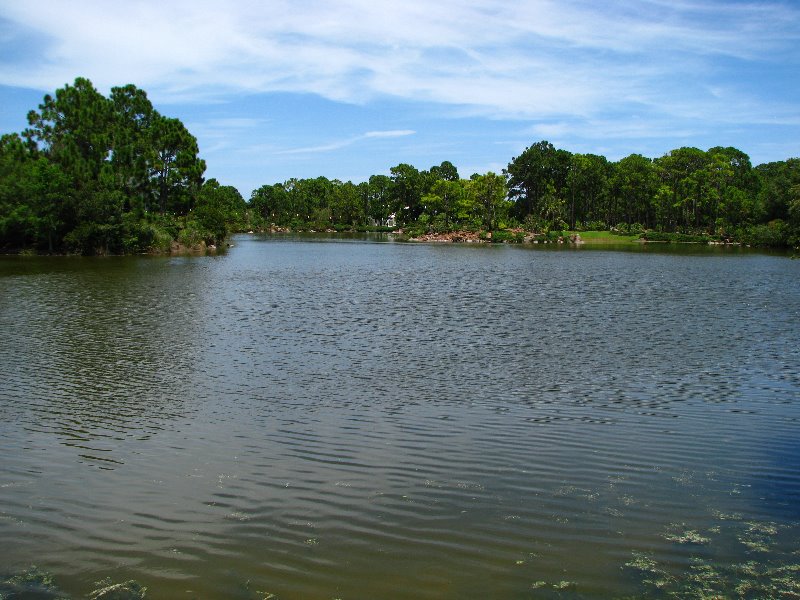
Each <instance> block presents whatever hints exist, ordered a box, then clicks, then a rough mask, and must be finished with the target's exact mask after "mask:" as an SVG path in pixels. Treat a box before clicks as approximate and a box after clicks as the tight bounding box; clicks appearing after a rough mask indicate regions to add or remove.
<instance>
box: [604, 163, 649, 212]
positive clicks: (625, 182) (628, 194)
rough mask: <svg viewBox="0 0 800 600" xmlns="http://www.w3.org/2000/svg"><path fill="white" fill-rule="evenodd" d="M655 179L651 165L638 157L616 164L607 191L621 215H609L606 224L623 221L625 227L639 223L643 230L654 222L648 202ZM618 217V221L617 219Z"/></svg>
mask: <svg viewBox="0 0 800 600" xmlns="http://www.w3.org/2000/svg"><path fill="white" fill-rule="evenodd" d="M655 186H656V176H655V171H654V169H653V161H651V160H650V159H649V158H645V157H644V156H642V155H641V154H631V155H630V156H626V157H625V158H623V159H622V160H620V161H619V162H618V163H617V164H616V168H615V169H614V174H613V176H612V179H611V189H612V193H613V195H614V197H615V198H616V199H617V200H618V202H617V205H618V206H619V207H620V209H621V211H622V213H621V215H609V221H608V223H609V224H611V223H616V222H619V220H624V221H625V223H626V224H628V225H631V224H633V223H641V224H643V225H644V226H645V227H648V226H649V225H651V224H652V223H653V222H654V220H655V214H654V213H655V211H654V209H653V206H652V199H653V195H654V193H655ZM620 217H621V219H620Z"/></svg>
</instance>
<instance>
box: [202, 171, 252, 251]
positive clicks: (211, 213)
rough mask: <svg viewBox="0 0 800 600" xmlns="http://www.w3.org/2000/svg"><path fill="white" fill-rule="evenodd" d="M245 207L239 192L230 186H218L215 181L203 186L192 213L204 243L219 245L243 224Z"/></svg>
mask: <svg viewBox="0 0 800 600" xmlns="http://www.w3.org/2000/svg"><path fill="white" fill-rule="evenodd" d="M246 209H247V206H246V204H245V201H244V198H242V195H241V194H240V193H239V191H238V190H237V189H236V188H235V187H233V186H230V185H220V184H219V182H218V181H217V180H216V179H209V180H208V181H206V182H205V183H204V184H203V187H202V188H201V190H200V194H199V195H198V198H197V205H196V206H195V208H194V210H193V211H192V218H193V219H194V220H195V221H196V222H197V223H198V225H200V228H201V230H202V231H203V232H204V234H205V236H204V237H205V238H206V242H208V243H213V244H220V243H222V241H223V240H224V239H225V238H227V237H228V235H229V234H230V232H231V230H233V229H236V228H238V227H241V225H243V224H244V217H245V211H246Z"/></svg>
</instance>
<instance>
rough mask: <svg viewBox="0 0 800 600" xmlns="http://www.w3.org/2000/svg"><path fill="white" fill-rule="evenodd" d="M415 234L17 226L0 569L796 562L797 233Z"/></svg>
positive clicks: (231, 591)
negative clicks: (190, 238)
mask: <svg viewBox="0 0 800 600" xmlns="http://www.w3.org/2000/svg"><path fill="white" fill-rule="evenodd" d="M391 239H392V238H390V237H385V236H384V237H381V236H372V237H369V236H360V237H359V236H353V237H346V236H338V237H337V236H324V235H321V236H299V235H296V236H291V235H287V236H278V235H276V236H257V235H251V236H237V237H236V238H235V240H234V242H235V245H234V247H233V248H230V249H229V250H228V251H227V252H226V253H224V254H220V255H218V256H208V257H205V256H204V257H197V256H196V257H191V256H188V257H144V256H142V257H108V258H80V257H0V327H1V331H2V344H0V361H2V379H0V456H2V459H1V460H0V540H2V543H0V580H3V579H5V578H7V577H10V576H11V574H13V573H18V572H20V571H21V570H24V569H27V568H29V567H30V566H31V565H32V564H35V565H37V566H39V567H40V568H42V569H45V570H47V571H49V572H51V573H52V574H53V575H54V577H55V579H56V582H57V584H58V586H59V587H60V589H61V590H63V591H64V592H65V593H66V594H69V595H70V596H72V597H82V596H83V595H85V594H87V593H89V592H90V591H91V590H92V589H94V587H95V586H94V582H96V581H98V580H101V579H103V578H106V577H110V578H111V579H112V580H113V581H115V582H117V581H124V580H127V579H136V580H138V581H139V582H141V583H142V584H143V585H145V586H147V588H148V597H149V598H154V599H161V598H244V599H248V598H261V599H263V598H268V597H275V598H280V599H284V600H285V599H291V598H298V599H299V598H302V599H326V600H330V599H333V598H341V599H342V600H351V599H360V598H364V599H367V598H399V599H420V598H436V599H440V598H444V599H450V598H452V599H455V598H530V597H537V598H539V597H541V598H583V597H586V598H612V597H622V596H650V597H659V596H663V597H667V596H668V595H669V594H670V593H677V594H684V597H693V596H697V597H699V596H700V595H701V594H702V593H710V592H719V593H720V594H722V595H725V596H727V597H732V596H736V595H739V596H741V597H765V596H768V595H770V594H772V595H775V596H777V595H778V594H780V593H798V592H800V588H799V587H798V585H799V584H798V583H797V581H798V579H800V566H798V564H800V344H798V341H799V340H800V261H796V260H795V261H793V260H790V259H789V258H787V257H786V256H775V255H768V254H760V253H755V252H748V251H745V250H740V249H721V248H699V247H691V248H687V247H683V248H680V249H677V250H676V249H675V248H674V247H666V246H660V247H656V246H647V247H639V246H637V247H636V248H634V249H632V250H630V251H624V252H623V251H612V250H608V249H605V248H588V247H584V248H578V249H576V248H559V247H549V248H542V247H538V248H532V247H519V246H484V245H474V246H473V245H436V244H430V245H426V244H412V243H397V242H392V241H391ZM704 590H705V591H704ZM270 594H271V595H272V596H270ZM786 597H790V596H786ZM791 597H797V596H791Z"/></svg>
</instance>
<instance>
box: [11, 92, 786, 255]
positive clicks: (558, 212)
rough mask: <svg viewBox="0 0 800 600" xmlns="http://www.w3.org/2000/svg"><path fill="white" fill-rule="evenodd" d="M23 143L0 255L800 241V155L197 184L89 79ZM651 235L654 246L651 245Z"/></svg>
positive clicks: (179, 133) (159, 120)
mask: <svg viewBox="0 0 800 600" xmlns="http://www.w3.org/2000/svg"><path fill="white" fill-rule="evenodd" d="M28 123H29V127H28V128H27V129H25V130H24V131H23V132H21V134H9V135H4V136H2V138H0V249H5V250H19V249H31V250H35V251H39V252H79V253H84V254H98V253H131V252H147V251H165V250H168V249H169V248H170V246H172V245H174V244H176V243H180V244H182V245H184V246H193V245H197V244H200V243H202V242H205V243H206V244H211V243H219V242H221V241H222V240H224V239H225V237H226V236H227V235H228V234H229V233H230V232H232V231H241V230H248V229H261V230H267V229H271V228H275V227H281V228H292V229H359V228H366V229H369V228H372V229H376V228H383V227H395V226H401V227H404V228H405V229H406V230H410V231H413V232H446V231H452V230H460V229H468V230H473V231H475V230H484V231H494V230H502V229H507V228H514V227H519V228H523V229H526V230H528V231H534V232H548V231H555V230H558V231H560V230H596V229H612V228H613V229H616V230H621V231H625V232H631V233H639V232H644V231H646V230H649V231H651V232H654V233H657V234H661V235H662V236H663V235H669V234H675V235H694V236H705V237H707V238H709V239H727V240H732V241H741V242H745V243H750V244H755V245H767V246H797V245H798V244H800V159H797V158H792V159H788V160H785V161H779V162H772V163H767V164H762V165H758V166H756V167H753V166H752V165H751V163H750V159H749V157H748V156H747V154H745V153H744V152H742V151H741V150H738V149H736V148H723V147H715V148H711V149H709V150H707V151H703V150H699V149H697V148H679V149H676V150H672V151H671V152H669V153H667V154H665V155H664V156H662V157H660V158H656V159H650V158H646V157H644V156H641V155H639V154H631V155H630V156H627V157H626V158H623V159H621V160H619V161H616V162H612V161H609V160H608V159H606V158H605V157H603V156H598V155H595V154H573V153H571V152H568V151H566V150H561V149H557V148H555V147H554V146H553V145H552V144H551V143H549V142H546V141H542V142H539V143H537V144H534V145H532V146H530V147H529V148H526V149H525V151H524V152H522V154H520V155H519V156H518V157H515V158H513V159H512V160H511V162H509V164H508V167H507V168H506V169H504V171H503V173H501V174H496V173H492V172H489V173H485V174H474V175H472V176H471V177H470V178H469V179H462V178H461V176H460V175H459V173H458V171H457V170H456V168H455V166H454V165H453V164H452V163H450V162H448V161H445V162H442V163H441V164H439V165H436V166H432V167H431V168H430V169H428V170H422V171H420V170H418V169H417V168H415V167H413V166H412V165H409V164H405V163H403V164H399V165H397V166H395V167H392V168H391V169H390V171H389V175H373V176H371V177H370V178H369V180H368V181H364V182H362V183H353V182H350V181H347V182H342V181H339V180H330V179H327V178H325V177H317V178H313V179H289V180H288V181H285V182H283V183H275V184H272V185H264V186H262V187H260V188H258V189H257V190H255V191H254V192H253V193H252V195H251V197H250V200H249V202H245V200H244V199H243V198H242V196H241V195H240V194H239V192H238V191H237V190H236V189H235V188H233V187H231V186H223V185H220V184H219V183H218V182H217V181H216V180H213V179H212V180H209V181H205V180H204V179H203V173H204V172H205V162H204V161H203V160H202V159H200V158H199V157H198V147H197V141H196V139H195V138H194V136H192V135H191V134H190V133H189V132H188V130H187V129H186V128H185V127H184V125H183V123H181V122H180V121H179V120H178V119H171V118H167V117H164V116H162V115H160V114H159V113H158V112H157V111H156V110H155V109H154V108H153V106H152V104H151V103H150V101H149V100H148V98H147V95H146V93H145V92H144V91H143V90H140V89H137V88H136V87H135V86H133V85H127V86H124V87H116V88H113V89H112V90H111V94H110V96H109V97H108V98H106V97H104V96H102V95H101V94H100V93H98V92H97V90H95V89H94V87H93V86H92V84H91V82H90V81H89V80H87V79H82V78H79V79H76V80H75V83H74V85H67V86H65V87H64V88H62V89H59V90H57V91H56V92H55V96H50V95H47V96H45V97H44V100H43V102H42V104H41V105H40V106H39V110H38V111H31V112H30V113H29V114H28ZM654 237H657V236H654Z"/></svg>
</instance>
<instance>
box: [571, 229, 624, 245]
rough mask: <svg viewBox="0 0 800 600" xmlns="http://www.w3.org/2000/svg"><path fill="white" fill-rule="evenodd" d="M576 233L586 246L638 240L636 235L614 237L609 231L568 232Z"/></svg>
mask: <svg viewBox="0 0 800 600" xmlns="http://www.w3.org/2000/svg"><path fill="white" fill-rule="evenodd" d="M570 233H571V234H572V233H577V234H578V235H579V236H581V239H582V240H583V241H584V242H586V243H587V244H627V243H630V242H635V241H636V240H638V239H639V236H638V235H616V234H613V233H611V232H610V231H570Z"/></svg>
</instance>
